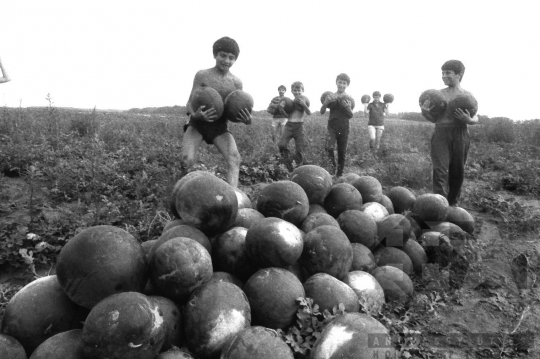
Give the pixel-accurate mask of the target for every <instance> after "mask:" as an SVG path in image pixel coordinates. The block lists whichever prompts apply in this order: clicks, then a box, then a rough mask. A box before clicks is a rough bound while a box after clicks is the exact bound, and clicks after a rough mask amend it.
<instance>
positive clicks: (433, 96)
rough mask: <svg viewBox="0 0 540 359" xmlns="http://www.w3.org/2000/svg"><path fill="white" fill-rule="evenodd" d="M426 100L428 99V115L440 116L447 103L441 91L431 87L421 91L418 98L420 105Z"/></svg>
mask: <svg viewBox="0 0 540 359" xmlns="http://www.w3.org/2000/svg"><path fill="white" fill-rule="evenodd" d="M426 101H429V102H428V103H427V105H428V106H429V107H430V108H431V109H430V110H429V114H430V115H432V116H435V117H438V116H442V115H443V114H444V111H446V106H447V103H446V99H445V98H444V95H443V93H442V92H441V91H439V90H434V89H431V90H426V91H424V92H422V94H421V95H420V98H419V99H418V102H419V104H420V107H422V106H423V105H424V104H425V103H426ZM432 106H433V107H432Z"/></svg>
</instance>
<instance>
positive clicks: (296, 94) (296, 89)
mask: <svg viewBox="0 0 540 359" xmlns="http://www.w3.org/2000/svg"><path fill="white" fill-rule="evenodd" d="M291 91H292V94H293V95H294V97H295V98H296V97H299V96H300V95H302V93H303V92H304V90H302V88H301V87H293V89H292V90H291Z"/></svg>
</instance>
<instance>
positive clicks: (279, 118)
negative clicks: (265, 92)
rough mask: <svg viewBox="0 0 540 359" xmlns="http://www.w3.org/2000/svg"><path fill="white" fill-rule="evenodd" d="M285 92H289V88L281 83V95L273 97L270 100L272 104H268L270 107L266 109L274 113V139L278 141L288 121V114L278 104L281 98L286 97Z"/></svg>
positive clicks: (279, 90) (279, 88) (279, 91)
mask: <svg viewBox="0 0 540 359" xmlns="http://www.w3.org/2000/svg"><path fill="white" fill-rule="evenodd" d="M285 92H287V88H286V87H285V86H284V85H280V86H279V87H278V94H279V96H276V97H274V98H273V99H272V101H271V102H270V105H268V109H267V110H266V111H267V112H268V113H270V114H272V115H273V116H272V141H273V142H274V143H276V141H277V140H278V139H280V138H281V136H282V135H283V128H284V127H285V124H286V123H287V114H285V113H283V112H281V111H279V109H278V106H279V103H280V102H281V100H283V98H284V97H285Z"/></svg>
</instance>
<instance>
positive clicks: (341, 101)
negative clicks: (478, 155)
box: [267, 73, 389, 177]
mask: <svg viewBox="0 0 540 359" xmlns="http://www.w3.org/2000/svg"><path fill="white" fill-rule="evenodd" d="M350 84H351V79H350V77H349V76H348V75H347V74H345V73H341V74H339V75H338V76H337V77H336V87H337V92H335V93H332V94H329V95H328V96H325V97H324V100H323V104H322V107H321V110H320V113H321V115H323V114H325V113H326V110H327V109H328V108H329V109H330V115H329V117H328V126H327V130H328V132H327V136H326V151H327V153H328V157H329V160H330V164H331V166H332V172H333V173H335V175H336V177H341V176H342V175H343V169H344V167H345V159H346V154H347V145H348V142H349V128H350V126H349V120H350V119H351V118H353V110H354V100H353V99H352V97H350V95H348V94H347V92H346V89H347V87H349V85H350ZM286 91H287V88H286V87H285V86H284V85H280V86H279V87H278V93H279V96H276V97H274V98H273V99H272V101H271V102H270V105H269V106H268V109H267V112H269V113H270V114H272V115H273V118H272V140H273V141H274V143H275V142H276V140H277V138H278V137H279V138H280V139H279V142H278V148H279V151H280V153H281V156H282V159H284V161H285V163H286V164H287V165H288V166H290V158H289V150H288V144H289V142H290V140H291V139H294V140H295V147H296V160H297V163H298V164H299V165H301V164H305V163H306V161H305V143H304V129H303V125H302V124H303V122H304V114H306V115H309V114H310V111H309V107H305V106H303V105H302V106H298V107H296V108H295V110H294V111H293V112H292V113H290V114H287V113H286V112H285V110H284V107H285V104H286V101H285V92H286ZM291 91H292V93H293V95H294V97H295V102H298V101H301V96H302V93H303V92H304V86H303V84H302V83H301V82H295V83H293V84H292V86H291ZM380 98H381V94H380V92H379V91H375V92H374V93H373V102H371V103H369V104H368V103H366V104H365V106H364V113H365V115H366V116H367V117H369V122H368V130H369V136H370V148H371V150H372V153H373V154H374V155H376V153H377V151H378V148H379V144H380V140H381V137H382V133H383V131H384V116H387V115H388V114H389V109H388V104H385V103H382V102H381V101H380ZM302 111H303V112H302ZM336 145H337V162H336V158H335V151H336Z"/></svg>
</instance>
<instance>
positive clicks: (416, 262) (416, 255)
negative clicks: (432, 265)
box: [403, 239, 427, 276]
mask: <svg viewBox="0 0 540 359" xmlns="http://www.w3.org/2000/svg"><path fill="white" fill-rule="evenodd" d="M403 252H405V253H406V254H407V255H408V256H409V258H410V259H411V261H412V265H413V270H414V273H415V274H417V275H418V276H421V275H422V271H423V270H424V266H425V265H426V264H427V255H426V251H425V250H424V248H422V246H421V245H420V244H419V243H418V242H417V241H415V240H413V239H409V240H408V241H407V243H405V245H404V246H403Z"/></svg>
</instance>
